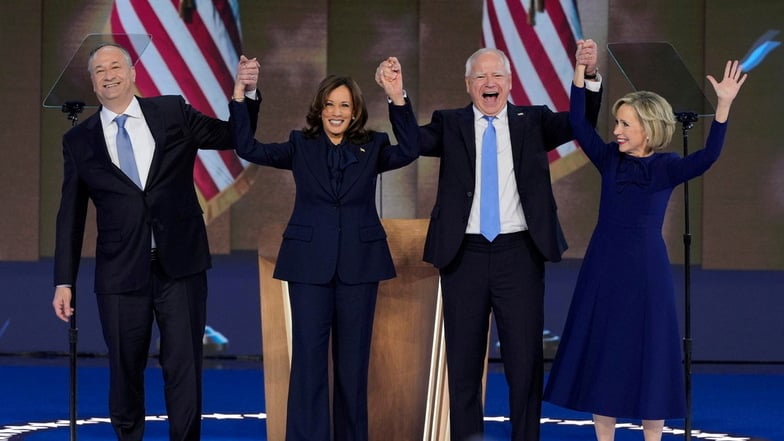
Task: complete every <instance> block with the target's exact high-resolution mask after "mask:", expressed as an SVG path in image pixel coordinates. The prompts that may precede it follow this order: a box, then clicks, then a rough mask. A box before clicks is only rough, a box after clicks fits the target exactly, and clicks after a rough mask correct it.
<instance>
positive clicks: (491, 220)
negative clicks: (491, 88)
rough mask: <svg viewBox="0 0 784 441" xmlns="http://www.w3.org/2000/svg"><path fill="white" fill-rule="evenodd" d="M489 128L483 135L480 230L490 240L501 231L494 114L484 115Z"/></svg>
mask: <svg viewBox="0 0 784 441" xmlns="http://www.w3.org/2000/svg"><path fill="white" fill-rule="evenodd" d="M483 118H484V119H486V120H487V128H486V129H485V133H484V135H482V191H481V194H480V206H479V232H480V233H482V236H484V237H485V238H486V239H487V240H489V241H490V242H492V241H493V239H495V237H496V236H498V233H500V232H501V215H500V213H499V211H498V154H497V152H496V138H495V127H493V120H494V119H495V117H494V116H483Z"/></svg>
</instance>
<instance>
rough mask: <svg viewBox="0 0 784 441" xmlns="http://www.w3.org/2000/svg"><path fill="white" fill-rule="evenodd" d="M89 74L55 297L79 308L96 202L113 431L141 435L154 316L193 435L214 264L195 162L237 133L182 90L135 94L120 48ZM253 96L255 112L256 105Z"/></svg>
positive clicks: (96, 58) (243, 67) (67, 158)
mask: <svg viewBox="0 0 784 441" xmlns="http://www.w3.org/2000/svg"><path fill="white" fill-rule="evenodd" d="M88 70H89V73H90V78H91V81H92V84H93V90H94V91H95V94H96V96H97V97H98V101H99V102H100V103H101V107H100V109H99V111H98V112H96V113H95V114H94V115H92V116H90V117H89V118H88V119H86V120H85V121H84V122H82V123H81V124H79V125H78V126H76V127H74V128H73V129H71V130H69V131H68V132H67V133H66V134H65V136H64V137H63V162H64V176H63V185H62V199H61V201H60V209H59V212H58V215H57V236H56V249H55V270H54V282H55V285H56V288H55V293H54V299H53V301H52V305H53V307H54V310H55V314H56V315H57V316H58V317H59V318H60V319H62V320H64V321H68V320H69V319H70V317H71V316H72V314H73V305H72V303H71V300H72V292H71V287H72V286H74V284H75V283H76V275H77V271H78V268H79V259H80V255H81V250H82V241H83V236H84V226H85V216H86V213H87V205H88V200H92V202H93V204H94V205H95V209H96V218H97V229H98V239H97V243H96V250H95V262H96V263H95V292H96V294H97V296H96V297H97V301H98V312H99V315H100V320H101V326H102V329H103V335H104V339H105V341H106V346H107V347H108V350H109V369H110V387H109V409H110V416H111V422H112V426H113V427H114V430H115V432H116V434H117V439H118V440H123V441H126V440H127V441H131V440H133V441H139V440H141V439H142V437H143V433H144V417H145V410H144V409H145V408H144V369H145V366H146V364H147V355H148V351H149V347H150V339H151V333H152V323H153V320H155V321H156V322H157V324H158V329H159V331H160V342H161V347H160V364H161V367H162V369H163V377H164V382H165V399H166V409H167V411H168V417H169V425H170V429H169V435H170V439H171V440H178V441H184V440H190V441H195V440H198V439H199V438H200V430H201V395H202V394H201V391H202V385H201V376H202V374H201V373H202V338H203V335H204V326H205V323H206V298H207V279H206V270H207V269H208V268H209V267H210V265H211V263H210V254H209V247H208V244H207V232H206V228H205V226H204V220H203V217H202V210H201V207H200V206H199V201H198V199H197V196H196V193H195V190H194V186H193V165H194V161H195V158H196V153H197V151H198V149H199V148H212V149H231V148H233V147H234V146H233V142H232V136H231V133H230V131H229V126H228V123H227V122H224V121H220V120H217V119H214V118H210V117H207V116H205V115H203V114H201V113H199V112H198V111H196V110H195V109H193V108H192V107H191V106H189V105H188V104H186V103H185V101H184V100H183V98H182V97H179V96H161V97H154V98H137V97H135V96H134V94H133V92H134V87H135V86H134V82H135V79H136V71H135V69H134V67H133V65H132V62H131V58H130V56H129V54H128V52H127V51H126V50H125V49H124V48H122V47H120V46H118V45H115V44H103V45H101V46H99V47H98V48H96V49H95V50H94V51H93V52H92V53H91V54H90V58H89V61H88ZM257 75H258V63H257V62H256V60H255V59H254V60H248V59H247V58H245V57H244V56H243V57H242V58H241V61H240V66H239V68H238V77H241V78H242V79H243V81H244V82H245V84H246V93H247V94H249V95H252V97H253V98H255V97H256V94H257V92H256V81H257ZM246 102H247V106H248V107H249V109H250V110H251V111H252V112H254V114H257V113H258V109H259V101H258V100H256V99H249V100H246ZM253 120H254V121H255V118H253ZM254 129H255V128H254Z"/></svg>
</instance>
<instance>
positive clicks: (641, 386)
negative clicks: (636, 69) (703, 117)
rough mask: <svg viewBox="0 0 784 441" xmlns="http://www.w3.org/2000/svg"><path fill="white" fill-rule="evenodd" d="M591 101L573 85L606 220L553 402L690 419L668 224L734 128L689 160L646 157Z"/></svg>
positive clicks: (575, 119)
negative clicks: (626, 147) (598, 122)
mask: <svg viewBox="0 0 784 441" xmlns="http://www.w3.org/2000/svg"><path fill="white" fill-rule="evenodd" d="M584 100H585V92H584V89H583V88H577V87H575V86H572V94H571V98H570V118H571V123H572V127H573V129H574V133H575V137H576V138H577V140H578V141H579V142H580V145H581V146H582V148H583V150H584V151H585V153H586V155H587V156H588V157H589V158H590V160H591V162H592V163H593V164H594V165H595V166H596V168H597V169H598V170H599V173H600V174H601V182H602V184H601V198H600V205H599V218H598V222H597V224H596V228H595V230H594V232H593V236H592V237H591V241H590V244H589V245H588V250H587V251H586V254H585V258H584V260H583V264H582V268H581V269H580V273H579V276H578V279H577V284H576V287H575V290H574V295H573V297H572V304H571V306H570V309H569V315H568V317H567V320H566V325H565V327H564V331H563V335H562V338H561V342H560V345H559V348H558V352H557V354H556V358H555V361H554V363H553V366H552V369H551V371H550V376H549V379H548V383H547V387H546V389H545V395H544V398H545V400H547V401H549V402H552V403H554V404H557V405H560V406H562V407H567V408H570V409H575V410H580V411H585V412H591V413H594V414H599V415H605V416H612V417H617V418H635V419H637V418H639V419H646V420H647V419H650V420H659V419H670V418H682V417H684V416H685V413H686V412H685V400H684V394H685V392H684V381H683V369H682V363H681V360H682V359H681V350H680V348H681V343H680V342H681V338H680V333H679V328H678V321H677V314H676V307H675V287H674V283H673V278H672V272H671V269H670V262H669V259H668V257H667V249H666V246H665V243H664V239H663V238H662V234H661V229H662V222H663V220H664V214H665V211H666V209H667V202H668V200H669V199H670V195H671V194H672V191H673V189H674V188H675V187H676V186H677V185H678V184H680V183H682V182H685V181H687V180H689V179H691V178H694V177H697V176H699V175H701V174H702V173H704V172H705V171H706V170H708V168H710V166H711V165H712V164H713V162H715V161H716V159H718V157H719V154H720V153H721V148H722V144H723V142H724V134H725V132H726V126H727V124H726V123H717V122H715V121H714V122H713V124H712V126H711V129H710V135H709V136H708V140H707V144H706V147H705V148H704V149H703V150H700V151H697V152H695V153H692V154H690V155H688V156H686V157H685V158H681V157H680V156H679V155H677V154H675V153H654V154H653V155H650V156H648V157H643V158H638V157H633V156H630V155H627V154H625V153H621V152H620V151H619V150H618V144H617V143H615V142H611V143H609V144H606V143H605V142H604V141H602V139H601V138H600V137H599V135H598V134H597V133H596V131H595V130H594V129H593V128H592V127H591V126H590V124H588V122H586V120H585V114H584V111H583V109H584Z"/></svg>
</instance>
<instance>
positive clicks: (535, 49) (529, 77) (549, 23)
mask: <svg viewBox="0 0 784 441" xmlns="http://www.w3.org/2000/svg"><path fill="white" fill-rule="evenodd" d="M528 3H530V2H528V1H526V0H485V3H484V14H483V19H482V44H483V45H484V46H485V47H494V48H497V49H500V50H502V51H503V52H504V53H506V55H507V56H508V57H509V61H510V63H511V67H512V90H511V91H510V93H509V95H510V100H511V101H512V102H513V103H514V104H517V105H532V104H533V105H538V104H544V105H547V106H548V107H550V109H552V110H555V111H566V110H569V89H570V84H571V81H572V74H573V72H574V53H575V51H576V49H577V46H576V43H575V41H576V39H578V38H582V30H581V28H580V19H579V15H578V12H577V6H576V4H575V2H574V0H547V2H546V5H545V10H544V11H543V12H541V13H537V14H536V16H535V17H536V24H535V25H533V26H532V25H530V24H529V23H528V20H527V18H528V15H529V6H530V5H527V4H528ZM575 151H577V145H576V144H575V143H574V142H569V143H566V144H564V145H562V146H560V147H558V148H557V149H556V150H553V151H552V152H550V157H549V158H550V163H551V164H552V163H553V162H555V161H557V160H558V159H560V158H563V157H565V156H566V155H569V154H570V153H573V152H575Z"/></svg>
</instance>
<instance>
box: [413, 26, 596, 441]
mask: <svg viewBox="0 0 784 441" xmlns="http://www.w3.org/2000/svg"><path fill="white" fill-rule="evenodd" d="M582 51H583V52H580V53H578V54H577V57H578V59H580V60H582V61H584V62H585V63H586V64H588V66H589V68H588V69H587V72H588V73H589V74H590V75H588V74H587V75H586V78H592V79H597V77H596V76H595V75H596V44H595V43H593V42H592V41H590V40H588V41H587V42H585V44H584V45H583V49H582ZM586 60H587V61H586ZM465 82H466V89H467V91H468V94H469V95H470V96H471V100H472V104H471V105H469V106H467V107H464V108H462V109H453V110H438V111H435V112H434V113H433V117H432V120H431V122H430V123H429V124H427V125H425V126H422V127H421V130H420V141H421V152H422V155H425V156H437V157H440V158H441V165H440V170H439V179H438V193H437V196H436V202H435V206H434V207H433V211H432V213H431V215H430V226H429V229H428V234H427V239H426V242H425V255H424V260H425V261H427V262H430V263H432V264H433V265H435V266H436V267H438V268H439V271H440V275H441V290H442V298H443V304H444V328H445V338H446V354H447V367H448V377H449V401H450V418H449V419H450V433H451V438H452V440H454V441H466V440H477V439H481V436H482V433H483V431H484V429H483V424H484V423H483V408H482V402H483V400H482V375H483V370H484V366H485V360H486V351H487V335H488V327H489V315H490V312H491V311H492V313H493V315H494V317H495V321H496V324H497V328H498V337H499V340H500V343H501V356H502V359H503V362H504V372H505V375H506V379H507V382H508V383H509V401H510V403H509V406H510V417H511V422H512V439H513V440H516V441H523V440H525V441H532V440H538V439H539V418H540V414H541V395H542V382H543V377H544V373H543V366H542V364H543V354H542V330H543V321H544V318H543V315H544V313H543V301H544V299H543V297H544V263H545V261H548V260H549V261H552V262H557V261H559V260H560V259H561V254H562V252H563V251H564V250H565V249H566V241H565V240H564V237H563V233H562V231H561V227H560V225H559V222H558V218H557V214H556V210H557V209H556V204H555V199H554V198H553V193H552V187H551V184H550V170H549V163H548V159H547V152H548V151H550V150H553V149H555V148H556V147H558V146H559V145H561V144H563V143H565V142H567V141H569V140H571V139H572V131H571V128H570V126H569V121H568V115H567V113H565V112H561V113H554V112H552V111H550V110H549V109H548V108H547V107H546V106H523V107H521V106H515V105H513V104H511V103H509V102H508V101H507V98H508V95H509V90H510V89H511V86H512V83H511V70H510V63H509V60H508V58H507V57H506V55H505V54H504V53H503V52H501V51H499V50H496V49H487V48H485V49H480V50H479V51H477V52H475V53H474V54H473V55H471V57H470V58H469V59H468V61H467V63H466V74H465ZM593 83H595V84H594V89H595V90H596V91H597V92H595V93H589V95H590V96H589V100H588V104H587V107H588V114H589V115H592V119H593V121H594V122H595V121H596V118H597V117H598V112H599V107H600V104H601V94H600V93H598V90H599V86H600V84H601V83H600V82H598V81H595V82H593ZM486 136H489V137H488V138H486ZM485 145H487V146H488V150H486V151H487V152H488V153H487V154H483V153H482V150H483V147H484V146H485ZM483 159H486V160H488V159H489V160H492V161H488V162H484V161H483ZM485 167H490V168H485ZM490 176H492V178H489V177H490ZM483 178H487V180H483ZM483 199H484V201H483ZM485 203H488V204H487V205H486V206H484V207H483V205H484V204H485ZM485 215H487V216H488V217H487V218H485V217H484V216H485Z"/></svg>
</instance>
